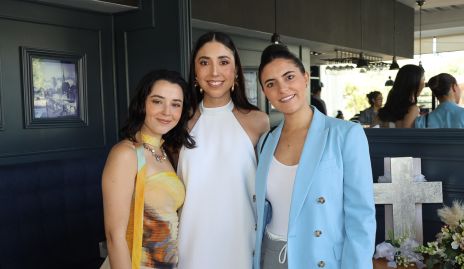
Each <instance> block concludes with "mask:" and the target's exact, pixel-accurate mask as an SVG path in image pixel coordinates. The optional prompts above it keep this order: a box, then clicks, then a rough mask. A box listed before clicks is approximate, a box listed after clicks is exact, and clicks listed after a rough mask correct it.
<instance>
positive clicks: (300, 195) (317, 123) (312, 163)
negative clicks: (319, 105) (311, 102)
mask: <svg viewBox="0 0 464 269" xmlns="http://www.w3.org/2000/svg"><path fill="white" fill-rule="evenodd" d="M313 111H314V115H313V120H312V122H311V126H310V127H309V130H308V134H307V135H306V140H305V143H304V147H303V151H302V152H301V157H300V162H299V165H298V169H297V171H296V176H295V177H296V178H295V183H294V185H293V195H292V202H291V206H290V219H289V226H288V228H289V230H288V233H289V235H290V234H291V232H292V227H293V223H294V222H295V221H296V218H297V217H298V215H299V214H300V212H301V209H302V207H303V204H304V201H305V199H306V196H307V195H308V193H309V190H310V188H311V185H312V183H313V180H314V177H313V175H314V172H315V171H316V169H317V167H318V165H319V161H320V160H321V158H322V154H323V151H324V147H325V144H326V141H327V135H328V132H329V131H328V129H326V127H325V117H326V116H324V115H323V114H322V113H321V112H319V111H318V110H317V109H313Z"/></svg>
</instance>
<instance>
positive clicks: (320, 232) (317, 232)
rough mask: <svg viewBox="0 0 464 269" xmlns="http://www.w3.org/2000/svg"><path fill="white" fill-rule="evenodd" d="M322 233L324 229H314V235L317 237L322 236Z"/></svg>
mask: <svg viewBox="0 0 464 269" xmlns="http://www.w3.org/2000/svg"><path fill="white" fill-rule="evenodd" d="M321 234H322V231H319V230H315V231H314V236H315V237H320V236H321Z"/></svg>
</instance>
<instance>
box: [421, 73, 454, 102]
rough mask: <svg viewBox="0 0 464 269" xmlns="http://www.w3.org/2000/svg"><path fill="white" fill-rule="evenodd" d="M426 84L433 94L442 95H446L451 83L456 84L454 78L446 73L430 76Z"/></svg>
mask: <svg viewBox="0 0 464 269" xmlns="http://www.w3.org/2000/svg"><path fill="white" fill-rule="evenodd" d="M427 84H428V86H429V88H430V89H431V90H432V93H433V95H435V96H436V97H442V96H444V95H447V94H448V93H449V91H450V90H451V87H452V86H453V85H456V84H458V82H457V81H456V78H454V77H453V76H452V75H450V74H447V73H441V74H438V75H436V76H434V77H431V78H430V79H429V81H428V83H427Z"/></svg>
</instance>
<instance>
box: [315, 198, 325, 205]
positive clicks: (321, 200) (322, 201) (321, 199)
mask: <svg viewBox="0 0 464 269" xmlns="http://www.w3.org/2000/svg"><path fill="white" fill-rule="evenodd" d="M317 202H318V203H319V204H323V203H325V198H324V197H322V196H321V197H319V198H317Z"/></svg>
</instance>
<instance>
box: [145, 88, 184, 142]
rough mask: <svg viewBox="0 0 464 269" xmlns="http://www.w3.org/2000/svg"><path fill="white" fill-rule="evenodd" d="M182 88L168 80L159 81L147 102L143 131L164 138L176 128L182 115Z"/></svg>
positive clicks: (152, 89)
mask: <svg viewBox="0 0 464 269" xmlns="http://www.w3.org/2000/svg"><path fill="white" fill-rule="evenodd" d="M183 101H184V95H183V93H182V88H181V87H180V86H179V85H178V84H175V83H171V82H168V81H166V80H158V81H157V82H155V84H153V86H152V87H151V92H150V94H149V95H148V97H147V99H146V100H145V120H144V123H143V126H142V129H141V131H142V132H143V133H145V134H148V135H151V136H155V137H157V136H162V135H163V134H166V133H167V132H169V131H170V130H171V129H172V128H174V127H175V126H176V125H177V123H178V122H179V119H180V117H181V114H182V103H183Z"/></svg>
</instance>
